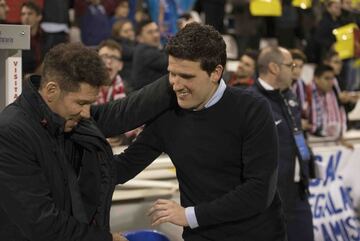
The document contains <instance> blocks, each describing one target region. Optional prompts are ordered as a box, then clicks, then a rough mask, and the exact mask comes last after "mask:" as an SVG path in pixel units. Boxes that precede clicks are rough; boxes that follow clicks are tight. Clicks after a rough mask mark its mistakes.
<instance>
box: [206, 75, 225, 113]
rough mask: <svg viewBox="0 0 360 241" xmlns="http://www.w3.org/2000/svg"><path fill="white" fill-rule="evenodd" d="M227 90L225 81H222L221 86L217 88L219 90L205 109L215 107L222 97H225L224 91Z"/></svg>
mask: <svg viewBox="0 0 360 241" xmlns="http://www.w3.org/2000/svg"><path fill="white" fill-rule="evenodd" d="M225 89H226V84H225V81H224V80H223V79H221V80H220V83H219V86H218V87H217V90H216V91H215V93H214V94H213V96H212V97H211V98H210V100H209V101H208V102H207V103H206V104H205V106H204V108H205V109H206V108H209V107H211V106H213V105H215V104H216V103H217V102H218V101H219V100H220V99H221V97H222V96H223V95H224V91H225Z"/></svg>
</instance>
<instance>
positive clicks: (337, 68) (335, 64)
mask: <svg viewBox="0 0 360 241" xmlns="http://www.w3.org/2000/svg"><path fill="white" fill-rule="evenodd" d="M325 64H327V65H330V66H331V67H332V68H333V69H334V72H335V75H339V74H340V72H341V69H342V65H343V64H342V61H341V59H340V56H339V55H334V56H333V57H331V59H330V60H329V61H326V62H325Z"/></svg>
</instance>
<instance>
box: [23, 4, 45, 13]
mask: <svg viewBox="0 0 360 241" xmlns="http://www.w3.org/2000/svg"><path fill="white" fill-rule="evenodd" d="M23 7H27V8H29V9H31V10H33V11H34V12H35V13H36V15H41V14H42V10H41V8H40V6H39V5H37V3H35V2H33V1H28V2H24V3H23V4H22V5H21V9H22V8H23Z"/></svg>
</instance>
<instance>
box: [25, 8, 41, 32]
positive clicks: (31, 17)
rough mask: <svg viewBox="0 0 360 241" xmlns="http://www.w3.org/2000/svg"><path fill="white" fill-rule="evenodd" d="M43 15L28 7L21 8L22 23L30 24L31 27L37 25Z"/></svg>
mask: <svg viewBox="0 0 360 241" xmlns="http://www.w3.org/2000/svg"><path fill="white" fill-rule="evenodd" d="M41 18H42V16H41V15H37V14H36V12H35V11H34V10H33V9H31V8H28V7H22V8H21V23H22V24H24V25H30V26H31V28H34V27H37V26H38V25H39V23H40V21H41Z"/></svg>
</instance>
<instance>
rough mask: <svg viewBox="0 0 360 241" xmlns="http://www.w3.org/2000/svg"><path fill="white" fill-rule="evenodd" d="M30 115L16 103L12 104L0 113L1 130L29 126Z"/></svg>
mask: <svg viewBox="0 0 360 241" xmlns="http://www.w3.org/2000/svg"><path fill="white" fill-rule="evenodd" d="M30 121H31V120H30V118H29V116H28V115H27V114H26V113H25V111H24V110H23V109H22V108H20V107H19V106H18V105H16V104H10V105H9V106H7V107H6V108H5V109H4V110H3V111H2V112H1V113H0V130H3V131H4V130H9V129H22V128H24V127H26V126H29V125H30V124H29V122H30Z"/></svg>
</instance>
